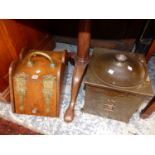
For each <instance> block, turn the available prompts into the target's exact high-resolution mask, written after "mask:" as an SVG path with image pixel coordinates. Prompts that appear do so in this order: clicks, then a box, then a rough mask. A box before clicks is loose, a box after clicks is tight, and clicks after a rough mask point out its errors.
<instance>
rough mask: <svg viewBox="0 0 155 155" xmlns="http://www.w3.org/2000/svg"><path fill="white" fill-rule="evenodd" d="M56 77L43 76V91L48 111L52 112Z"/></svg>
mask: <svg viewBox="0 0 155 155" xmlns="http://www.w3.org/2000/svg"><path fill="white" fill-rule="evenodd" d="M55 79H56V77H55V76H52V75H46V76H43V89H42V93H43V96H44V100H45V103H46V109H45V111H46V113H48V112H50V100H51V97H52V95H53V84H54V81H55Z"/></svg>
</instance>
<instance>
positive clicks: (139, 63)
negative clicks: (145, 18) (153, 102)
mask: <svg viewBox="0 0 155 155" xmlns="http://www.w3.org/2000/svg"><path fill="white" fill-rule="evenodd" d="M132 55H133V56H132ZM104 56H105V57H104ZM108 58H109V59H108ZM108 60H109V62H108ZM127 60H130V61H129V62H127ZM104 65H105V66H104ZM128 66H131V67H132V71H133V72H131V75H130V72H129V71H130V69H129V71H126V69H128ZM106 67H107V68H106ZM118 68H119V69H118ZM109 69H111V70H112V71H111V74H112V72H113V71H114V72H116V73H117V74H116V76H113V75H112V76H110V75H111V74H110V75H106V73H107V72H108V70H109ZM121 69H122V70H121ZM109 72H110V71H109ZM107 74H108V73H107ZM113 82H115V84H114V83H113ZM84 83H85V88H86V93H85V94H86V95H85V105H84V108H83V111H84V112H87V113H91V114H94V115H98V116H102V117H108V118H112V119H116V120H119V121H123V122H128V121H129V119H130V118H131V116H132V115H133V113H134V112H136V110H137V109H138V108H139V106H140V105H141V104H142V103H143V102H144V101H145V100H147V101H148V100H149V99H151V98H152V97H153V95H154V92H153V89H152V86H151V82H150V79H149V76H148V73H147V68H146V63H145V59H144V56H143V55H141V54H135V53H134V54H133V53H128V52H123V54H122V53H121V52H120V51H116V50H109V49H103V48H96V49H94V53H93V56H92V59H91V61H90V63H89V66H88V69H87V72H86V75H85V77H84Z"/></svg>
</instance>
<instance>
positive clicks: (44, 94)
mask: <svg viewBox="0 0 155 155" xmlns="http://www.w3.org/2000/svg"><path fill="white" fill-rule="evenodd" d="M66 55H67V51H59V52H54V51H37V50H29V51H28V52H26V54H25V56H22V55H20V58H19V60H16V61H14V62H12V64H11V65H10V68H9V86H10V97H11V103H12V107H13V111H14V112H15V113H19V114H29V115H38V116H52V117H57V116H59V111H60V98H61V90H62V81H63V77H64V72H65V65H66Z"/></svg>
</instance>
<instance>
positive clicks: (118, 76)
mask: <svg viewBox="0 0 155 155" xmlns="http://www.w3.org/2000/svg"><path fill="white" fill-rule="evenodd" d="M141 59H142V58H141V56H140V55H138V54H135V55H134V54H132V53H127V52H124V53H116V52H110V53H108V52H105V53H103V54H102V55H99V56H95V57H94V58H93V60H92V62H91V63H92V65H91V70H92V72H93V73H94V74H95V76H97V78H98V79H99V80H101V81H103V82H105V83H106V84H108V85H112V86H115V87H133V86H137V85H139V84H141V83H142V82H143V81H144V80H145V79H146V72H145V67H144V64H143V62H141Z"/></svg>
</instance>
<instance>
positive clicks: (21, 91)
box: [14, 73, 28, 111]
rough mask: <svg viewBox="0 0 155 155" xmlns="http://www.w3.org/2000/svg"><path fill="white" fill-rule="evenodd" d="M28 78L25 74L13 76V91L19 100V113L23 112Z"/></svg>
mask: <svg viewBox="0 0 155 155" xmlns="http://www.w3.org/2000/svg"><path fill="white" fill-rule="evenodd" d="M27 77H28V75H27V74H25V73H20V74H16V75H15V77H14V78H15V82H16V85H15V90H16V92H17V94H18V95H19V98H20V111H23V110H24V97H25V93H26V78H27Z"/></svg>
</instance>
